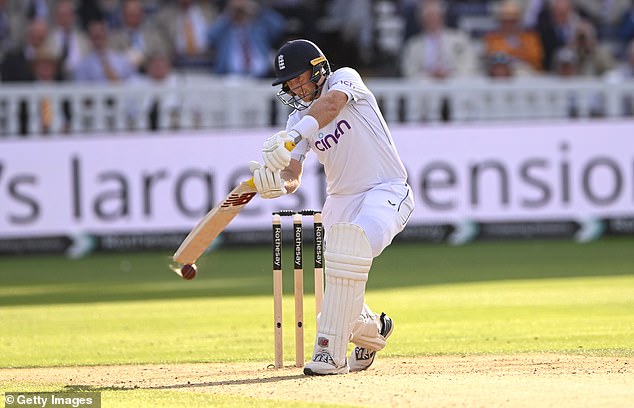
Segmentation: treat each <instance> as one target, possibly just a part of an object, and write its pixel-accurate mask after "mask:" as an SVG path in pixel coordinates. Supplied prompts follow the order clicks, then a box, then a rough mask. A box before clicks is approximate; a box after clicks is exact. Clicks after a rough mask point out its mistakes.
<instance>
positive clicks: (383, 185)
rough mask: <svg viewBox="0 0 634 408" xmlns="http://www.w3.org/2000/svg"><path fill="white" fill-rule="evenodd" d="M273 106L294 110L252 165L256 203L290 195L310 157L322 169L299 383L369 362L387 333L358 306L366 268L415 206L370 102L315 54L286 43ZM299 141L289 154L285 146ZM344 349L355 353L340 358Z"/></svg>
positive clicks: (354, 82) (311, 47)
mask: <svg viewBox="0 0 634 408" xmlns="http://www.w3.org/2000/svg"><path fill="white" fill-rule="evenodd" d="M274 65H275V75H276V80H275V81H274V82H273V86H276V85H281V86H282V89H281V90H280V91H279V92H278V93H277V96H278V98H279V99H280V100H281V101H282V103H284V104H285V105H288V106H291V107H293V108H294V111H293V112H292V113H291V114H290V115H289V118H288V122H287V124H286V130H284V131H281V132H278V133H276V134H275V135H273V136H271V137H270V138H268V139H267V140H266V141H265V142H264V145H263V147H262V158H263V161H264V164H263V165H261V164H259V163H257V162H252V163H251V171H252V172H253V179H254V183H255V186H256V188H257V190H258V193H259V194H260V196H261V197H262V198H276V197H280V196H281V195H283V194H290V193H293V192H294V191H295V190H296V189H297V188H298V187H299V185H300V183H301V176H302V166H303V161H304V159H305V157H306V155H307V154H308V152H309V151H312V152H314V154H316V155H317V159H318V160H319V162H320V163H321V164H323V166H324V171H325V175H326V184H327V189H326V191H327V198H326V201H325V203H324V205H323V209H322V214H323V222H324V230H325V231H326V235H325V251H324V259H325V274H326V287H325V293H324V301H323V306H322V311H321V314H320V316H319V321H318V326H317V336H316V337H317V338H316V340H315V348H314V351H313V355H312V360H311V361H310V362H309V363H307V364H306V366H305V368H304V374H306V375H328V374H346V373H348V372H349V371H361V370H365V369H367V368H368V367H370V365H372V363H373V362H374V358H375V356H376V352H377V351H379V350H381V349H383V348H384V347H385V344H386V340H387V338H388V337H389V336H390V334H391V333H392V331H393V329H394V324H393V322H392V319H390V318H389V317H388V316H387V315H386V314H385V313H381V314H380V315H378V314H376V313H374V312H373V311H372V310H370V308H369V307H368V306H367V305H366V304H365V303H364V294H365V286H366V282H367V280H368V273H369V271H370V267H371V265H372V260H373V259H374V258H375V257H377V256H379V255H380V254H381V252H383V250H384V249H385V248H386V247H387V246H388V245H389V244H390V243H391V242H392V239H393V238H394V237H395V236H396V235H397V234H398V233H399V232H401V231H402V230H403V228H404V227H405V224H406V223H407V221H408V219H409V217H410V215H411V213H412V211H413V209H414V198H413V194H412V191H411V189H410V187H409V185H408V184H407V173H406V171H405V167H404V166H403V163H402V162H401V159H400V158H399V155H398V153H397V150H396V146H395V145H394V141H393V140H392V136H391V134H390V131H389V129H388V127H387V124H386V123H385V119H384V118H383V115H382V113H381V111H380V110H379V107H378V105H377V101H376V99H375V97H374V95H373V94H372V92H370V90H369V89H368V88H367V87H366V85H365V84H364V83H363V80H362V79H361V76H360V75H359V73H358V72H357V71H356V70H354V69H352V68H341V69H338V70H336V71H334V72H331V70H330V65H329V63H328V60H327V59H326V57H325V56H324V54H323V53H322V52H321V50H320V49H319V47H317V45H315V44H314V43H312V42H310V41H307V40H293V41H289V42H287V43H286V44H284V45H283V46H282V47H281V48H280V49H279V51H278V52H277V54H276V56H275V60H274ZM299 139H301V140H300V141H299V142H298V143H297V145H296V147H295V149H293V150H292V151H289V150H288V149H287V148H286V147H285V143H287V142H289V141H297V140H299ZM348 342H352V343H354V345H355V348H354V350H353V351H352V352H351V354H350V356H349V357H348V358H346V353H347V347H348Z"/></svg>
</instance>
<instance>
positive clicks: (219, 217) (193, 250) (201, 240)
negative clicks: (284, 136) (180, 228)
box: [170, 136, 301, 279]
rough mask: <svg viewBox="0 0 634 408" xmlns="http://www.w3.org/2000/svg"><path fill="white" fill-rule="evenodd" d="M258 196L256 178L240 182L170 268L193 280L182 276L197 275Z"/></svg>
mask: <svg viewBox="0 0 634 408" xmlns="http://www.w3.org/2000/svg"><path fill="white" fill-rule="evenodd" d="M300 140H301V136H298V137H297V138H295V140H294V141H292V142H286V145H285V147H286V149H288V150H289V151H291V150H293V149H294V148H295V146H296V144H297V143H299V141H300ZM256 194H257V189H256V188H255V184H254V183H253V177H251V178H250V179H249V180H246V181H243V182H241V183H240V184H238V186H236V187H235V188H234V189H233V190H231V192H229V194H228V195H227V197H226V198H225V199H224V200H223V201H222V202H221V203H220V204H218V205H217V206H215V207H214V208H212V209H211V210H210V211H209V212H208V213H207V215H205V216H204V217H203V218H202V219H201V220H200V221H199V222H198V224H196V226H195V227H194V229H192V230H191V232H190V233H189V234H188V235H187V237H185V239H184V240H183V242H182V243H181V245H180V246H179V247H178V249H177V250H176V252H174V255H173V256H172V260H173V261H174V264H172V265H170V269H172V270H173V271H174V272H176V274H178V275H179V276H181V277H182V278H185V279H192V278H193V276H192V277H189V276H187V274H185V275H184V274H183V272H184V270H185V268H186V267H187V268H188V269H189V270H191V268H189V266H193V267H194V271H193V273H194V276H195V273H196V266H195V263H196V261H197V260H198V258H200V256H201V255H202V254H203V252H205V250H206V249H207V247H209V245H210V244H211V243H212V242H213V241H214V239H216V237H217V236H218V235H220V233H221V232H222V231H223V230H224V229H225V228H226V227H227V225H229V223H230V222H231V220H233V219H234V218H235V217H236V215H238V213H239V212H240V210H242V208H243V207H244V206H245V205H247V204H248V203H249V201H251V200H252V199H253V197H255V196H256Z"/></svg>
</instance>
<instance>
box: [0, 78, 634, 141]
mask: <svg viewBox="0 0 634 408" xmlns="http://www.w3.org/2000/svg"><path fill="white" fill-rule="evenodd" d="M367 84H368V86H369V87H370V88H371V89H372V90H373V91H374V93H375V95H376V96H377V99H378V100H379V102H380V104H381V106H382V108H383V112H384V114H385V117H386V119H387V120H388V122H391V123H437V122H458V123H464V122H482V121H493V120H505V121H509V120H537V119H561V118H567V117H581V118H583V117H609V118H615V117H623V116H628V115H631V114H632V111H631V105H632V104H631V101H632V99H634V81H632V82H627V83H606V82H605V81H601V80H571V81H565V80H562V79H556V78H518V79H514V80H511V81H501V82H500V81H489V80H486V79H473V80H454V81H446V82H429V81H424V80H419V81H415V80H403V79H368V80H367ZM277 89H278V88H274V87H272V86H271V85H270V82H269V81H261V80H246V79H236V78H213V77H203V78H201V77H182V78H180V80H179V81H178V82H177V84H176V85H171V86H164V85H152V84H126V85H117V86H113V85H106V86H104V85H77V84H59V85H58V84H51V85H46V86H42V85H38V86H29V85H19V86H16V85H8V84H2V86H1V88H0V135H1V136H11V135H17V134H38V133H43V132H48V133H51V134H59V133H62V134H63V133H83V134H89V133H92V132H124V131H131V130H132V131H135V130H139V131H145V130H148V129H151V130H163V131H167V130H169V131H174V130H190V129H213V128H258V127H271V126H274V127H280V126H283V125H284V124H285V122H286V116H287V114H288V110H287V108H286V107H284V106H283V105H282V104H281V103H280V102H279V101H277V99H276V97H275V92H276V91H277ZM44 98H46V99H47V100H49V101H50V102H51V104H50V106H51V109H52V112H51V116H50V118H51V122H50V123H49V124H48V125H47V127H46V129H43V125H42V122H41V119H40V114H41V110H42V108H41V106H42V105H41V101H42V100H43V99H44ZM157 101H158V103H155V102H157Z"/></svg>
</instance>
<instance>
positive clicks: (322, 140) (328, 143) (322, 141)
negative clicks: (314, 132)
mask: <svg viewBox="0 0 634 408" xmlns="http://www.w3.org/2000/svg"><path fill="white" fill-rule="evenodd" d="M345 128H347V129H345ZM350 129H351V127H350V124H349V123H348V122H347V121H345V120H340V121H339V122H337V127H336V128H335V131H334V132H333V133H329V134H327V135H324V134H323V133H320V134H319V136H318V137H319V140H317V141H315V148H316V149H317V150H319V151H320V152H325V151H326V150H328V149H330V148H331V147H334V146H336V145H337V143H339V138H340V137H341V136H343V135H344V133H345V132H346V130H350Z"/></svg>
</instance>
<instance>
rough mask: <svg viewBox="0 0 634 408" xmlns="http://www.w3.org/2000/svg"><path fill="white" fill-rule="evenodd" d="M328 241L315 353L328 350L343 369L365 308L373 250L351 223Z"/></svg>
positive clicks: (340, 227) (335, 230)
mask: <svg viewBox="0 0 634 408" xmlns="http://www.w3.org/2000/svg"><path fill="white" fill-rule="evenodd" d="M326 239H327V243H326V251H325V252H324V259H325V261H326V290H325V293H324V303H323V306H322V310H321V316H320V318H319V325H318V330H317V341H316V342H315V353H316V352H318V351H320V350H321V349H328V352H329V353H330V356H331V357H332V359H333V360H334V362H335V363H336V364H337V365H338V366H341V365H345V363H346V352H347V346H348V342H349V341H350V337H351V325H352V323H353V322H354V321H355V320H356V319H357V317H358V316H359V315H360V313H361V310H362V308H363V301H364V294H365V283H366V281H367V280H368V272H369V271H370V267H371V266H372V248H371V246H370V242H369V241H368V238H367V236H366V235H365V232H364V231H363V229H362V228H361V227H359V226H357V225H354V224H350V223H338V224H334V225H333V226H332V227H330V229H329V230H328V234H327V235H326Z"/></svg>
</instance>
